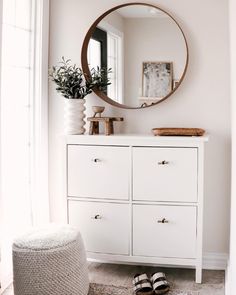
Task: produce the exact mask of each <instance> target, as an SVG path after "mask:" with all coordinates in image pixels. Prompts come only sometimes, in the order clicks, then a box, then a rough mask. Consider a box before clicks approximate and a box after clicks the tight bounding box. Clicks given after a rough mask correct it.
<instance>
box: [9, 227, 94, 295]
mask: <svg viewBox="0 0 236 295" xmlns="http://www.w3.org/2000/svg"><path fill="white" fill-rule="evenodd" d="M13 278H14V294H15V295H87V294H88V290H89V279H88V269H87V261H86V254H85V250H84V244H83V241H82V238H81V235H80V233H79V232H78V230H76V229H74V228H72V227H70V226H49V227H47V228H44V229H37V230H33V231H30V232H28V233H27V234H25V235H24V236H21V237H20V238H18V239H17V240H15V241H14V243H13Z"/></svg>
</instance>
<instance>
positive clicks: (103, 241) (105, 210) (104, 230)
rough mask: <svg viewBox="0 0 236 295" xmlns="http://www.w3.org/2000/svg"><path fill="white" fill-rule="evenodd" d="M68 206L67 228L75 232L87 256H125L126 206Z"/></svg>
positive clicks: (85, 204)
mask: <svg viewBox="0 0 236 295" xmlns="http://www.w3.org/2000/svg"><path fill="white" fill-rule="evenodd" d="M68 203H69V204H68V214H69V224H71V225H73V226H76V227H78V228H79V230H80V232H81V234H82V237H83V239H84V243H85V248H86V250H87V251H88V252H96V253H106V254H121V255H128V254H129V231H130V213H129V212H130V210H129V205H128V204H110V203H96V202H82V201H68Z"/></svg>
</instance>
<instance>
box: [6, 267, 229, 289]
mask: <svg viewBox="0 0 236 295" xmlns="http://www.w3.org/2000/svg"><path fill="white" fill-rule="evenodd" d="M156 271H164V272H165V273H166V276H167V279H168V281H169V282H170V283H171V286H172V287H173V288H176V289H180V290H186V291H199V295H224V276H225V273H224V271H213V270H205V271H203V282H202V284H196V283H195V282H194V278H195V271H194V270H191V269H179V268H157V267H145V266H131V265H118V264H100V263H90V264H89V275H90V281H91V282H93V283H98V284H106V285H114V286H127V287H128V286H132V279H133V276H134V275H135V274H137V273H144V272H145V273H148V274H149V275H151V274H152V273H153V272H156ZM4 295H13V289H12V287H10V288H9V289H8V290H7V291H6V292H4Z"/></svg>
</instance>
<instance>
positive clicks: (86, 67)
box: [81, 2, 189, 109]
mask: <svg viewBox="0 0 236 295" xmlns="http://www.w3.org/2000/svg"><path fill="white" fill-rule="evenodd" d="M132 5H144V6H149V7H152V8H156V9H159V10H160V11H162V12H164V13H166V14H167V15H168V16H169V17H170V18H171V19H172V20H173V21H174V22H175V23H176V25H177V26H178V28H179V29H180V31H181V33H182V35H183V37H184V42H185V46H186V53H187V58H186V63H185V67H184V72H183V74H182V76H181V78H180V80H179V83H178V85H177V86H176V87H175V88H174V89H173V90H172V91H171V92H170V93H169V94H168V95H166V96H165V97H163V99H161V100H159V101H158V102H156V103H154V104H152V105H148V106H145V107H129V106H127V105H125V104H120V103H118V102H116V101H114V100H113V99H112V98H110V97H108V96H107V95H106V94H105V93H104V92H102V91H99V90H96V89H95V90H94V91H93V92H94V93H95V94H96V95H97V96H99V97H100V98H101V99H102V100H104V101H105V102H107V103H109V104H111V105H113V106H116V107H119V108H122V109H144V108H147V107H151V106H154V105H157V104H159V103H160V102H162V101H164V100H166V99H167V98H168V97H170V96H171V95H172V94H173V93H174V92H175V91H176V90H177V89H178V88H179V86H180V85H181V83H182V81H183V79H184V77H185V75H186V72H187V68H188V64H189V48H188V43H187V39H186V36H185V34H184V32H183V30H182V28H181V27H180V25H179V23H178V22H177V21H176V20H175V19H174V17H173V16H172V15H171V14H170V13H169V12H167V11H166V10H164V9H162V8H160V7H159V6H156V5H153V4H148V3H142V2H134V3H125V4H121V5H118V6H115V7H113V8H111V9H109V10H107V11H106V12H105V13H103V14H102V15H101V16H99V18H97V19H96V21H95V22H94V23H93V24H92V26H91V27H90V28H89V30H88V32H87V34H86V36H85V38H84V42H83V46H82V51H81V64H82V68H83V71H84V73H85V74H86V75H87V76H88V77H89V76H90V75H91V74H90V70H89V65H88V60H87V51H88V44H89V41H90V38H91V36H92V34H93V32H94V30H95V28H96V27H97V25H98V24H99V23H100V21H101V20H102V19H104V17H105V16H107V15H108V14H110V13H111V12H113V11H115V10H117V9H119V8H122V7H126V6H132Z"/></svg>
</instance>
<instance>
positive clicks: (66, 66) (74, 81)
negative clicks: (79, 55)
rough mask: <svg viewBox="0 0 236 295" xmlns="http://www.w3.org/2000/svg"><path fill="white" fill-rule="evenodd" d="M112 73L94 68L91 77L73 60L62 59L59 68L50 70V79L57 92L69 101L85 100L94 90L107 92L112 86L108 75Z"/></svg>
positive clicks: (108, 70) (104, 69)
mask: <svg viewBox="0 0 236 295" xmlns="http://www.w3.org/2000/svg"><path fill="white" fill-rule="evenodd" d="M111 72H112V70H111V68H110V69H107V68H104V67H103V68H100V67H97V68H92V69H91V70H90V75H86V74H85V73H84V72H83V70H82V69H81V68H79V67H78V66H77V65H76V64H74V65H73V64H72V63H71V60H70V59H68V60H66V59H65V58H64V57H62V61H61V62H60V63H59V65H58V66H53V67H52V68H51V69H50V70H49V77H50V78H51V80H52V81H53V82H54V83H55V84H56V90H57V92H59V93H60V94H61V95H62V96H64V97H65V98H68V99H83V98H85V96H87V95H88V94H90V93H91V92H92V90H94V89H97V90H99V91H106V90H107V86H108V85H110V84H111V83H110V79H109V77H108V75H109V74H110V73H111Z"/></svg>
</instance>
